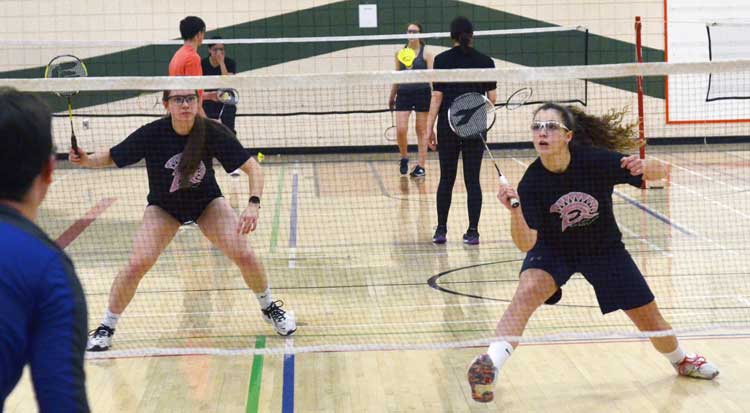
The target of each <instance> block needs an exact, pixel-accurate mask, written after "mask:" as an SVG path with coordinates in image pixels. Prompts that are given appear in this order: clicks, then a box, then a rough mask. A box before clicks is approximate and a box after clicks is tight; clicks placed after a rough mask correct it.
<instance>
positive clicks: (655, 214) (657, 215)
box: [613, 190, 696, 237]
mask: <svg viewBox="0 0 750 413" xmlns="http://www.w3.org/2000/svg"><path fill="white" fill-rule="evenodd" d="M613 193H614V194H615V195H617V196H619V197H620V198H622V199H624V200H625V201H627V202H628V203H629V204H630V205H633V206H634V207H636V208H638V209H640V210H641V211H643V212H645V213H647V214H649V215H651V216H652V217H654V218H656V219H658V220H659V221H661V222H663V223H665V224H667V225H669V226H671V227H672V228H674V229H676V230H678V231H680V232H682V233H683V234H685V235H690V236H691V237H694V236H696V234H695V233H693V232H692V231H690V230H688V229H686V228H683V227H682V226H681V225H679V224H677V223H675V222H672V220H671V219H669V218H667V217H666V216H664V215H662V214H661V213H660V212H658V211H655V210H653V209H651V208H649V207H647V206H646V205H644V204H642V203H640V202H639V201H637V200H635V199H633V198H631V197H629V196H627V195H625V194H624V193H622V192H620V191H616V190H615V191H613Z"/></svg>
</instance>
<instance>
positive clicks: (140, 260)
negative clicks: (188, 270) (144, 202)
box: [109, 205, 180, 314]
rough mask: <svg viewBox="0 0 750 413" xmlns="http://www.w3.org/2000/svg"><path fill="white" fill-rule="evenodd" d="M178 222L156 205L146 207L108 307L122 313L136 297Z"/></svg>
mask: <svg viewBox="0 0 750 413" xmlns="http://www.w3.org/2000/svg"><path fill="white" fill-rule="evenodd" d="M179 228H180V224H179V222H177V220H176V219H174V218H173V217H172V216H171V215H169V214H168V213H166V212H165V211H164V210H163V209H161V208H159V207H158V206H155V205H149V206H148V207H146V211H144V213H143V223H142V224H141V227H140V228H139V229H138V232H136V234H135V237H134V238H133V251H132V252H131V253H130V260H129V261H128V265H127V266H126V267H125V268H123V269H122V270H120V272H119V273H118V274H117V277H115V280H114V282H113V283H112V289H111V290H110V292H109V311H110V312H112V313H114V314H121V313H122V312H123V311H125V308H126V307H127V306H128V304H129V303H130V300H132V299H133V295H134V294H135V290H136V289H137V288H138V284H139V283H140V282H141V279H142V278H143V276H144V275H145V274H146V272H148V270H149V269H151V267H152V266H153V265H154V263H155V262H156V260H157V258H159V255H161V253H162V251H164V248H166V247H167V245H169V242H170V241H172V238H174V235H175V234H176V233H177V230H178V229H179Z"/></svg>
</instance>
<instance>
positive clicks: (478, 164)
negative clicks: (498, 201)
mask: <svg viewBox="0 0 750 413" xmlns="http://www.w3.org/2000/svg"><path fill="white" fill-rule="evenodd" d="M459 154H463V155H462V158H463V165H464V184H465V185H466V195H467V200H466V204H467V206H468V208H469V228H473V229H476V228H477V227H478V225H479V215H480V214H481V213H482V186H481V185H480V183H479V172H480V170H481V168H482V155H483V154H484V144H483V143H482V141H481V140H479V139H477V138H474V139H463V138H459V137H458V136H457V135H456V134H455V133H453V131H451V130H450V129H447V128H440V127H438V155H439V158H440V184H439V185H438V190H437V215H438V225H441V226H445V225H446V224H447V222H448V211H449V210H450V208H451V199H452V197H453V184H454V183H455V182H456V172H457V171H458V156H459Z"/></svg>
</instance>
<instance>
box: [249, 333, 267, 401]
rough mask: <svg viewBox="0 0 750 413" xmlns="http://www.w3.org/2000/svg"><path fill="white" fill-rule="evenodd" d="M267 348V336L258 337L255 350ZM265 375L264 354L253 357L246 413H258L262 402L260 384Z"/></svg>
mask: <svg viewBox="0 0 750 413" xmlns="http://www.w3.org/2000/svg"><path fill="white" fill-rule="evenodd" d="M264 348H266V336H258V337H256V339H255V349H256V350H262V349H264ZM262 375H263V354H262V353H260V354H255V355H253V367H252V370H250V383H248V388H247V404H246V405H245V412H246V413H257V412H258V402H259V401H260V382H261V377H262Z"/></svg>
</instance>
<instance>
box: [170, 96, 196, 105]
mask: <svg viewBox="0 0 750 413" xmlns="http://www.w3.org/2000/svg"><path fill="white" fill-rule="evenodd" d="M167 100H168V101H170V102H171V103H174V104H175V105H184V104H185V103H187V104H188V105H192V104H193V103H195V102H197V101H198V95H174V96H170V97H168V98H167Z"/></svg>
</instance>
